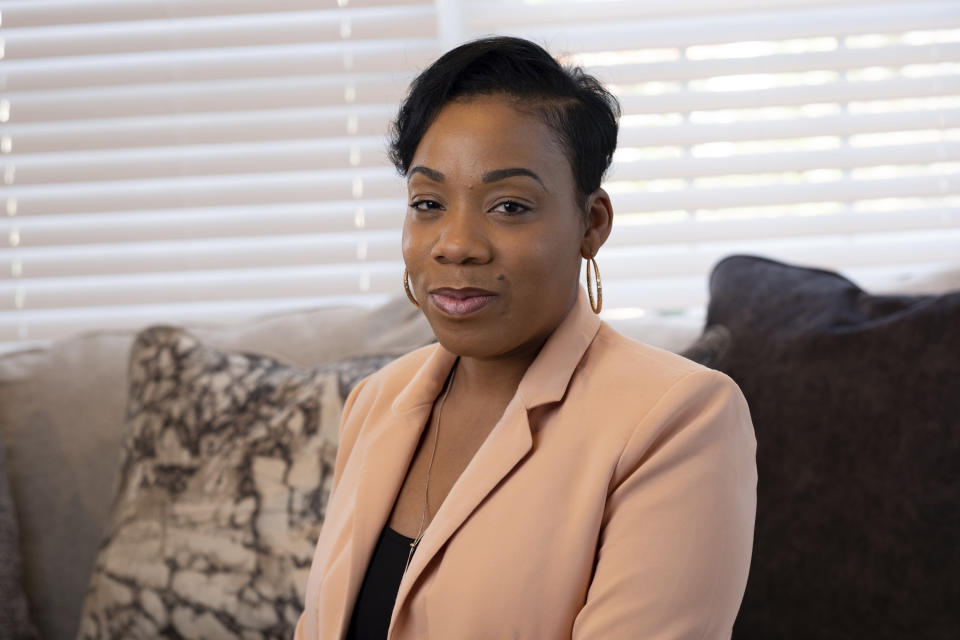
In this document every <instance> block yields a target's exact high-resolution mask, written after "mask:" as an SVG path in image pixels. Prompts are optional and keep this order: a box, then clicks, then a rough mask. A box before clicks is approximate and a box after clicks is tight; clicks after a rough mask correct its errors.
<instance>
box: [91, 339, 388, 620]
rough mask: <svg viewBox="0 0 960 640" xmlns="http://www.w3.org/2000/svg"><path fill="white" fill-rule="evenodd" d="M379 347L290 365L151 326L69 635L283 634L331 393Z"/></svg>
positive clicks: (332, 446)
mask: <svg viewBox="0 0 960 640" xmlns="http://www.w3.org/2000/svg"><path fill="white" fill-rule="evenodd" d="M389 359H391V358H390V357H383V358H376V357H370V358H366V359H361V360H355V361H352V362H349V363H347V364H346V365H344V364H342V363H341V365H340V366H339V370H338V369H337V367H336V366H333V365H330V366H327V367H323V368H315V369H299V368H294V367H289V366H285V365H283V364H281V363H279V362H277V361H276V360H273V359H271V358H267V357H264V356H259V355H253V354H246V353H230V352H222V351H219V350H217V349H215V348H213V347H210V346H207V345H205V344H203V343H201V342H199V341H198V340H197V338H195V337H194V336H193V335H191V334H190V333H189V332H187V331H186V330H183V329H179V328H173V327H165V326H155V327H150V328H148V329H146V330H144V331H142V332H141V333H140V334H139V335H138V336H137V338H136V340H135V341H134V344H133V347H132V349H131V351H130V360H129V365H130V366H129V385H130V386H129V397H128V402H127V411H126V413H127V422H128V433H127V435H126V440H125V442H124V446H123V452H122V463H121V473H120V481H119V485H118V490H117V495H116V498H115V501H114V505H113V510H112V513H111V518H110V525H109V530H108V532H107V534H106V536H105V538H104V542H103V545H102V546H101V549H100V553H99V555H98V557H97V561H96V565H95V568H94V573H93V576H92V578H91V582H90V587H89V591H88V593H87V598H86V601H85V603H84V609H83V615H82V618H81V623H80V631H79V634H78V637H80V638H153V637H161V636H163V637H167V636H169V637H178V638H204V639H216V638H233V637H243V638H290V637H292V635H293V630H294V627H295V625H296V622H297V620H298V618H299V615H300V612H301V611H302V607H303V595H304V594H303V589H304V587H305V584H306V577H307V572H308V571H309V567H310V562H311V560H312V557H313V550H314V546H315V544H316V539H317V536H318V535H319V529H320V526H321V524H322V522H323V516H324V510H325V507H326V502H327V496H328V493H329V489H330V483H331V481H332V475H333V467H334V462H335V459H336V446H337V430H338V426H339V419H340V411H341V408H342V397H343V396H342V394H344V393H346V392H348V391H349V389H350V388H351V387H352V385H353V384H355V383H356V382H357V381H358V380H359V379H360V378H362V377H363V376H365V375H367V374H368V373H370V372H372V371H373V370H375V369H376V368H379V366H382V364H383V363H385V362H386V361H388V360H389Z"/></svg>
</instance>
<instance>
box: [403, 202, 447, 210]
mask: <svg viewBox="0 0 960 640" xmlns="http://www.w3.org/2000/svg"><path fill="white" fill-rule="evenodd" d="M409 206H410V208H412V209H416V210H417V211H430V210H431V209H438V208H440V203H438V202H437V201H436V200H414V201H413V202H411V203H410V205H409Z"/></svg>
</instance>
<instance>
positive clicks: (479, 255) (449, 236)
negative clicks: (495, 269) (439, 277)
mask: <svg viewBox="0 0 960 640" xmlns="http://www.w3.org/2000/svg"><path fill="white" fill-rule="evenodd" d="M438 222H439V225H438V226H437V227H436V228H437V229H438V235H437V239H436V242H435V243H434V245H433V250H432V252H431V255H432V256H433V259H434V260H436V261H438V262H442V263H454V264H468V263H477V264H483V263H485V262H489V260H490V255H491V251H490V242H489V238H487V236H486V233H485V229H484V224H483V214H482V213H481V212H475V211H471V210H469V209H467V208H464V207H458V208H452V207H451V208H448V209H447V211H446V212H444V215H443V217H442V218H441V219H440V220H439V221H438Z"/></svg>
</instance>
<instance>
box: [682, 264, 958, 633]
mask: <svg viewBox="0 0 960 640" xmlns="http://www.w3.org/2000/svg"><path fill="white" fill-rule="evenodd" d="M710 296H711V297H710V305H709V310H708V315H707V324H708V331H707V334H706V337H707V340H706V341H705V342H704V343H703V344H702V345H701V346H702V347H703V351H702V352H701V353H700V354H699V356H700V357H701V358H704V357H705V358H708V359H709V364H710V366H713V367H715V368H717V369H719V370H721V371H723V372H725V373H727V374H728V375H730V376H731V377H732V378H733V379H734V380H735V381H736V382H737V383H738V384H739V385H740V387H741V389H742V390H743V392H744V395H745V396H746V398H747V401H748V403H749V405H750V410H751V415H752V417H753V421H754V427H755V430H756V434H757V443H758V445H757V467H758V474H759V483H758V505H757V520H756V530H755V539H754V553H753V559H752V563H751V569H750V577H749V580H748V583H747V588H746V593H745V595H744V601H743V605H742V607H741V610H740V614H739V616H738V618H737V622H736V624H735V626H734V633H733V637H734V638H737V639H738V640H740V639H752V638H774V637H775V638H825V637H831V638H833V637H836V638H874V639H876V638H904V637H915V638H920V637H922V638H947V637H956V636H955V634H956V630H957V629H960V609H958V608H957V606H956V603H957V602H960V581H958V580H957V577H956V570H957V567H958V566H960V547H958V545H957V540H960V517H958V514H960V475H958V474H957V473H956V464H957V460H960V386H958V384H960V382H958V381H960V357H958V354H960V291H958V292H955V293H949V294H944V295H939V296H934V295H930V296H906V295H883V296H881V295H870V294H868V293H866V292H864V291H862V290H861V289H860V288H858V287H857V286H856V285H855V284H854V283H852V282H850V281H849V280H847V279H845V278H843V277H841V276H840V275H838V274H836V273H832V272H829V271H824V270H819V269H810V268H803V267H797V266H791V265H787V264H783V263H779V262H775V261H772V260H767V259H763V258H757V257H751V256H733V257H730V258H727V259H725V260H723V261H721V262H720V263H719V264H717V265H716V267H715V269H714V271H713V274H712V276H711V280H710Z"/></svg>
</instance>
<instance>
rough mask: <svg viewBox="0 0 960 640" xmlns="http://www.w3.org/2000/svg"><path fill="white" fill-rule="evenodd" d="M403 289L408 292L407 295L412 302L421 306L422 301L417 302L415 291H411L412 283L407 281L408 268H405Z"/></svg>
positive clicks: (418, 306)
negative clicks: (414, 295)
mask: <svg viewBox="0 0 960 640" xmlns="http://www.w3.org/2000/svg"><path fill="white" fill-rule="evenodd" d="M403 290H404V291H406V292H407V297H408V298H409V299H410V302H412V303H413V306H415V307H417V308H418V309H419V308H420V303H419V302H417V299H416V298H414V297H413V292H412V291H410V283H409V282H407V270H406V269H404V270H403Z"/></svg>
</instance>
